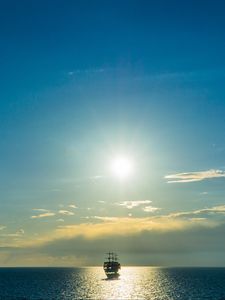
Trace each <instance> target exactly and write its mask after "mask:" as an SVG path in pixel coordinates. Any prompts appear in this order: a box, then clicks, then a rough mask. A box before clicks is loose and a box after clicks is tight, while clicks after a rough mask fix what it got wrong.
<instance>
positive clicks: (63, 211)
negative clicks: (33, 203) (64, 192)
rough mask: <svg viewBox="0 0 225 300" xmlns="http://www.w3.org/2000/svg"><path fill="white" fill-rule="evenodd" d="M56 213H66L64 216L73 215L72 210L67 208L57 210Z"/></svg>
mask: <svg viewBox="0 0 225 300" xmlns="http://www.w3.org/2000/svg"><path fill="white" fill-rule="evenodd" d="M58 213H59V214H60V215H66V216H73V215H74V213H73V212H72V211H69V210H63V209H61V210H59V211H58Z"/></svg>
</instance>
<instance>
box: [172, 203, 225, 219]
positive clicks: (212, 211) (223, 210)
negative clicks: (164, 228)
mask: <svg viewBox="0 0 225 300" xmlns="http://www.w3.org/2000/svg"><path fill="white" fill-rule="evenodd" d="M216 214H217V215H218V214H222V215H225V205H218V206H213V207H210V208H202V209H198V210H194V211H187V212H177V213H171V214H169V215H168V217H171V218H181V217H191V216H195V215H216Z"/></svg>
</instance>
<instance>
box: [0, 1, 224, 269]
mask: <svg viewBox="0 0 225 300" xmlns="http://www.w3.org/2000/svg"><path fill="white" fill-rule="evenodd" d="M224 26H225V4H224V3H223V1H182V2H181V1H165V0H164V1H132V0H129V1H125V0H124V1H23V2H21V1H1V2H0V36H1V47H0V65H1V69H0V76H1V81H0V82H1V89H0V120H1V126H0V135H1V139H0V157H1V160H0V179H1V181H0V187H1V199H0V205H1V211H0V229H1V230H0V247H1V251H0V262H1V264H2V265H65V264H66V265H71V264H73V265H87V264H89V265H90V264H99V263H100V264H101V262H102V261H101V259H102V256H104V253H105V251H108V250H115V251H118V252H119V253H120V254H121V255H122V258H123V261H124V263H125V264H147V265H185V264H187V261H188V264H189V265H221V264H224V261H225V260H224V254H223V252H224V247H225V244H224V241H223V239H222V240H221V237H222V235H223V234H224V228H225V224H224V213H225V203H224V195H225V185H224V180H225V178H224V176H225V161H224V153H225V140H224V132H225V118H224V115H225V99H224V97H225V94H224V79H225V60H224V51H225V40H224ZM120 154H123V155H125V156H127V157H130V158H131V159H132V160H133V162H134V172H133V174H132V176H130V177H129V178H128V179H127V180H125V181H123V182H121V181H120V180H118V178H116V177H115V176H113V174H112V173H111V172H110V168H109V165H110V162H111V161H112V160H113V159H114V158H115V157H116V156H117V155H120ZM168 176H169V177H168ZM168 181H172V182H171V183H168ZM152 222H153V224H154V225H151V224H152ZM160 224H161V225H160ZM162 224H163V226H162ZM117 228H121V234H118V231H117ZM128 229H129V230H128ZM201 236H204V239H202V240H201V239H200V237H201ZM108 239H110V241H111V240H112V244H110V246H111V248H112V249H108V248H107V244H108V242H109V241H108ZM174 240H175V241H176V242H173V244H171V241H174ZM184 240H185V241H184ZM199 240H200V245H199V247H193V248H192V247H191V245H193V244H194V242H196V243H197V242H199ZM78 241H79V243H80V245H81V246H80V247H78V246H77V243H78ZM100 241H101V242H100ZM135 241H136V242H137V241H140V243H139V245H140V247H135V250H132V245H133V244H134V243H136V242H135ZM193 241H194V242H193ZM182 243H183V244H184V245H185V247H184V249H181V247H180V244H182ZM212 243H215V244H217V247H215V248H213V247H211V244H212ZM99 244H100V245H101V246H99ZM153 244H154V245H155V246H154V247H153V246H152V245H153ZM63 245H64V248H63ZM82 247H83V248H82ZM18 249H19V250H18ZM96 249H97V250H96ZM159 249H165V252H164V251H159ZM90 252H92V253H94V255H93V257H92V260H90ZM143 253H145V255H143ZM149 253H150V254H151V255H149Z"/></svg>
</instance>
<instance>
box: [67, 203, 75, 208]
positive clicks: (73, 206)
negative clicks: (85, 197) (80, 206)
mask: <svg viewBox="0 0 225 300" xmlns="http://www.w3.org/2000/svg"><path fill="white" fill-rule="evenodd" d="M68 207H70V208H77V206H76V205H74V204H70V205H68Z"/></svg>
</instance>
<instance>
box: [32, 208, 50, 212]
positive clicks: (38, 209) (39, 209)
mask: <svg viewBox="0 0 225 300" xmlns="http://www.w3.org/2000/svg"><path fill="white" fill-rule="evenodd" d="M32 210H35V211H42V212H49V210H48V209H45V208H33V209H32Z"/></svg>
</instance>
